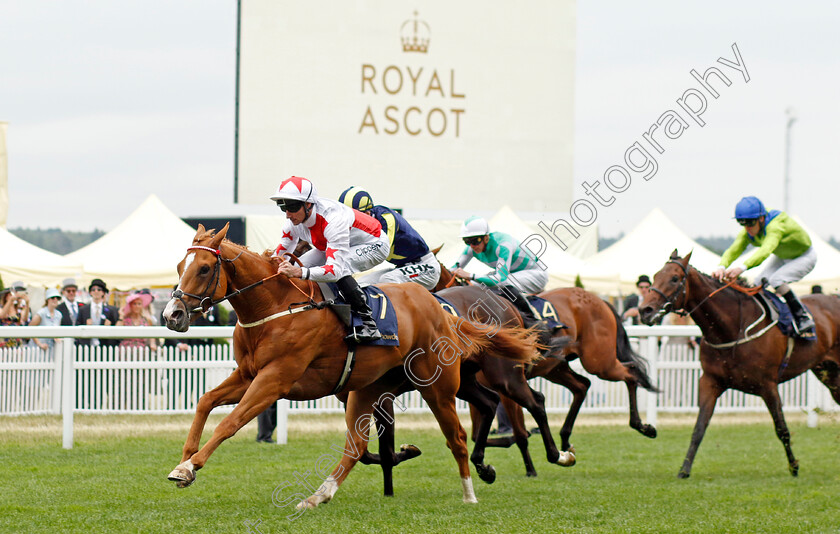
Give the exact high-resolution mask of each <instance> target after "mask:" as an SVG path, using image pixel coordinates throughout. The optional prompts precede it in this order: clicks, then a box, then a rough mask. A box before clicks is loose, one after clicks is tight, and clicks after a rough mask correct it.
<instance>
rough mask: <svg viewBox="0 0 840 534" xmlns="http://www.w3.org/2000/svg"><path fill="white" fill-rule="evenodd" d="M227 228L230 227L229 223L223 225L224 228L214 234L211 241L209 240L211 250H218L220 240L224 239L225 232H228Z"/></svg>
mask: <svg viewBox="0 0 840 534" xmlns="http://www.w3.org/2000/svg"><path fill="white" fill-rule="evenodd" d="M229 227H230V223H229V222H228V223H225V227H224V228H222V229H221V230H219V231H218V232H217V233H216V235H214V236H213V239H211V240H210V245H211V246H212V247H213V248H215V249H218V248H219V246H220V245H221V244H222V239H224V238H225V236H226V235H227V231H228V228H229Z"/></svg>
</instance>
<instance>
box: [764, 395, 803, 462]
mask: <svg viewBox="0 0 840 534" xmlns="http://www.w3.org/2000/svg"><path fill="white" fill-rule="evenodd" d="M761 398H762V399H764V404H766V405H767V409H768V410H770V415H771V416H772V417H773V426H775V427H776V436H778V438H779V441H781V442H782V445H784V447H785V454H787V459H788V469H790V474H791V475H793V476H797V475H798V474H799V461H798V460H797V459H796V458H794V456H793V450H792V449H791V448H790V432H788V427H787V423H786V422H785V416H784V414H783V413H782V400H781V399H780V398H779V387H778V385H777V384H775V383H773V384H769V385H767V386H765V387H764V388H762V390H761Z"/></svg>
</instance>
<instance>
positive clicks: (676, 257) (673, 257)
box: [669, 249, 680, 260]
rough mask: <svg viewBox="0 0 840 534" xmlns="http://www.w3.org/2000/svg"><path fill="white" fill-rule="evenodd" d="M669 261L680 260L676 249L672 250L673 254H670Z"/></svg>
mask: <svg viewBox="0 0 840 534" xmlns="http://www.w3.org/2000/svg"><path fill="white" fill-rule="evenodd" d="M669 259H672V260H678V259H680V253H679V252H677V249H674V252H672V253H671V257H670V258H669Z"/></svg>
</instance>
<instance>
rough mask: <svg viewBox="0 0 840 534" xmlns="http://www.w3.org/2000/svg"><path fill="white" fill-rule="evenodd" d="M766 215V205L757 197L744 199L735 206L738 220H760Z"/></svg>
mask: <svg viewBox="0 0 840 534" xmlns="http://www.w3.org/2000/svg"><path fill="white" fill-rule="evenodd" d="M766 214H767V210H766V209H764V204H762V203H761V201H760V200H758V198H756V197H744V198H742V199H741V200H740V201H738V204H737V205H736V206H735V218H736V219H758V218H759V217H761V216H762V215H766Z"/></svg>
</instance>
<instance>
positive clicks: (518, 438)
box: [500, 396, 556, 477]
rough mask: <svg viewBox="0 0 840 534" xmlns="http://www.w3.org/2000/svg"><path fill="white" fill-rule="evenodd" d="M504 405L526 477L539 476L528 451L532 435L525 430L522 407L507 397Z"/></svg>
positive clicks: (503, 397) (503, 400) (504, 397)
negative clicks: (523, 463) (523, 464)
mask: <svg viewBox="0 0 840 534" xmlns="http://www.w3.org/2000/svg"><path fill="white" fill-rule="evenodd" d="M502 405H503V406H504V407H505V412H507V415H508V420H509V421H510V427H511V429H512V430H513V437H512V438H510V439H512V440H513V442H514V443H516V447H517V448H518V449H519V454H521V455H522V461H523V462H525V476H528V477H535V476H537V470H536V469H535V468H534V462H533V460H531V451H529V450H528V436H529V435H530V434H529V433H528V429H526V428H525V414H524V413H523V412H522V406H520V405H519V404H517V403H516V402H515V401H513V400H512V399H511V398H510V397H507V396H502ZM500 439H504V438H500ZM555 449H556V447H555Z"/></svg>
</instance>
